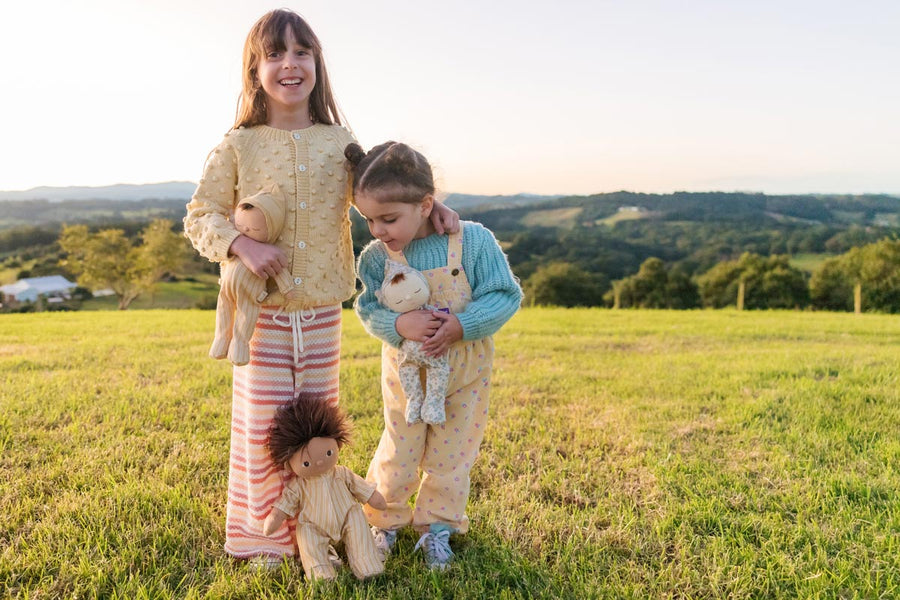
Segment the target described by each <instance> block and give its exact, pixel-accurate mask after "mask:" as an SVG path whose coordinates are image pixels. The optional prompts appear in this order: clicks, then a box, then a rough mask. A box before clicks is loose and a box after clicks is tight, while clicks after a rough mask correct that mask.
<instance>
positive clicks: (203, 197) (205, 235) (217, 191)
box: [184, 136, 252, 270]
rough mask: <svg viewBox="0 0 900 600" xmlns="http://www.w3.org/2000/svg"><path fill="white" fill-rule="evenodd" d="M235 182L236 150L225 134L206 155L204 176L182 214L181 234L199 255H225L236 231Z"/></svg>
mask: <svg viewBox="0 0 900 600" xmlns="http://www.w3.org/2000/svg"><path fill="white" fill-rule="evenodd" d="M236 185H237V152H236V151H235V149H234V146H232V145H231V140H230V139H229V137H228V136H226V137H225V139H224V140H223V141H222V143H221V144H219V146H218V147H217V148H216V149H215V150H213V151H212V152H210V154H209V156H208V157H207V158H206V165H205V166H204V168H203V177H201V178H200V183H199V185H198V186H197V190H196V191H195V192H194V195H193V196H192V197H191V201H190V202H189V203H188V205H187V215H186V216H185V217H184V235H185V236H186V237H187V238H188V239H189V240H190V241H191V244H192V245H193V246H194V248H196V249H197V251H198V252H199V253H200V255H201V256H204V257H205V258H208V259H209V260H211V261H214V262H221V261H223V260H225V259H226V258H228V250H229V248H230V247H231V244H232V242H234V240H235V238H237V237H238V235H239V234H238V231H237V229H235V228H234V224H233V223H232V222H231V220H230V217H231V213H232V211H233V210H234V204H235V189H234V188H235V186H236ZM248 268H249V266H248ZM251 270H252V269H251Z"/></svg>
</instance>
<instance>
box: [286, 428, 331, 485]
mask: <svg viewBox="0 0 900 600" xmlns="http://www.w3.org/2000/svg"><path fill="white" fill-rule="evenodd" d="M337 461H338V443H337V440H335V439H334V438H328V437H316V438H313V439H311V440H310V441H309V443H308V444H307V445H306V446H305V447H304V448H301V449H300V450H298V451H297V452H294V455H293V456H292V457H291V458H290V460H288V466H289V467H290V469H291V471H293V472H294V474H295V475H297V477H302V478H303V479H309V478H311V477H318V476H319V475H324V474H325V473H327V472H328V471H330V470H331V469H333V468H334V466H335V465H336V464H337Z"/></svg>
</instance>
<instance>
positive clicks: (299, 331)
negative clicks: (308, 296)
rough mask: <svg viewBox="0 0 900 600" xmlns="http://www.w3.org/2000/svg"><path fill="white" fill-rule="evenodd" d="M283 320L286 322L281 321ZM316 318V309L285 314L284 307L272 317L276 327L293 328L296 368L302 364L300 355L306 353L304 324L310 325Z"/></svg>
mask: <svg viewBox="0 0 900 600" xmlns="http://www.w3.org/2000/svg"><path fill="white" fill-rule="evenodd" d="M279 317H281V319H284V320H280V319H279ZM315 318H316V309H314V308H310V309H305V308H301V309H300V310H292V311H291V312H288V313H286V312H284V307H280V308H279V309H278V310H277V311H276V312H275V314H274V315H272V322H273V323H275V324H276V325H281V326H282V327H287V326H289V325H290V327H291V337H292V338H293V342H294V343H293V346H294V367H295V368H296V367H297V365H299V364H300V353H301V352H303V351H304V348H303V323H309V322H310V321H312V320H313V319H315Z"/></svg>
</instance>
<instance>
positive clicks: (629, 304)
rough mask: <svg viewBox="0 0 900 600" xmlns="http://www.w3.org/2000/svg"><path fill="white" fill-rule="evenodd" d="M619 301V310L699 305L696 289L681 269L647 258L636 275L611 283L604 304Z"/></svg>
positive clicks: (653, 258)
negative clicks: (611, 289) (611, 288)
mask: <svg viewBox="0 0 900 600" xmlns="http://www.w3.org/2000/svg"><path fill="white" fill-rule="evenodd" d="M616 296H618V298H619V306H620V307H621V308H695V307H697V306H699V304H700V297H699V296H698V294H697V286H696V285H695V284H694V283H693V282H692V281H691V279H690V277H689V276H688V275H687V273H685V272H684V271H683V270H681V269H666V266H665V264H664V263H663V261H662V260H660V259H659V258H656V257H651V258H648V259H647V260H645V261H644V262H643V263H642V264H641V268H640V269H639V270H638V272H637V273H636V274H634V275H632V276H631V277H626V278H625V279H622V280H620V281H617V282H615V283H614V284H613V291H612V292H607V293H606V295H605V296H604V299H605V300H606V301H607V304H609V303H611V302H613V301H614V299H615V297H616Z"/></svg>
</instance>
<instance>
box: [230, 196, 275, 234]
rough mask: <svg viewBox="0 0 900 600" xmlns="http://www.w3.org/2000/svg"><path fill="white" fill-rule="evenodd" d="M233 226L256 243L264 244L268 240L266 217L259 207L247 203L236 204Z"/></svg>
mask: <svg viewBox="0 0 900 600" xmlns="http://www.w3.org/2000/svg"><path fill="white" fill-rule="evenodd" d="M234 226H235V228H237V230H238V231H240V232H241V233H243V234H244V235H246V236H247V237H248V238H251V239H254V240H256V241H257V242H265V241H267V240H268V238H269V227H268V226H267V225H266V216H265V215H264V214H263V211H261V210H260V209H259V207H257V206H254V205H252V204H250V203H249V202H241V203H240V204H238V207H237V210H236V211H235V212H234Z"/></svg>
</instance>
